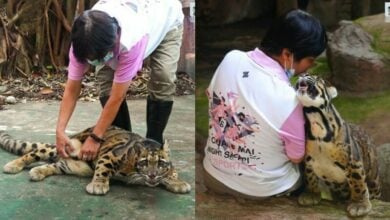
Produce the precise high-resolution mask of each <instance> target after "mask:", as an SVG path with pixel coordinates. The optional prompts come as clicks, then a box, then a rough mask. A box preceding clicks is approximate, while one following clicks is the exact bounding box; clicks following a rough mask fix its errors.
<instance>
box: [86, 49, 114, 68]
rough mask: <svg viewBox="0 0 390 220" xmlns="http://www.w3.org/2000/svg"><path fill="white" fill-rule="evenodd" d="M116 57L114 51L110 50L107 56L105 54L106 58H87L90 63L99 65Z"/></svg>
mask: <svg viewBox="0 0 390 220" xmlns="http://www.w3.org/2000/svg"><path fill="white" fill-rule="evenodd" d="M113 57H114V53H113V52H108V53H107V55H106V56H104V58H103V59H102V60H98V59H96V60H88V59H87V62H88V63H89V64H91V65H92V66H99V65H102V64H103V63H106V62H107V61H109V60H110V59H112V58H113Z"/></svg>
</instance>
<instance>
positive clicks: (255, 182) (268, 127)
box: [204, 50, 303, 197]
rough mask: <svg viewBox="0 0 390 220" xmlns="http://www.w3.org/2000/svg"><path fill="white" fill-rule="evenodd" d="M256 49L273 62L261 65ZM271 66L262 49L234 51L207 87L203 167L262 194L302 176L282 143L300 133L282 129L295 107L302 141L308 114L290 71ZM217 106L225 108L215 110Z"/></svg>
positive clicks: (247, 191) (280, 189)
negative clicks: (290, 79) (301, 105)
mask: <svg viewBox="0 0 390 220" xmlns="http://www.w3.org/2000/svg"><path fill="white" fill-rule="evenodd" d="M252 54H254V55H255V56H256V55H260V56H262V57H261V58H259V59H260V60H259V62H262V63H266V62H274V64H272V65H271V64H269V65H268V66H261V63H260V64H259V63H257V62H256V60H255V59H256V58H258V57H255V58H253V57H251V55H252ZM272 68H278V65H277V63H276V62H275V61H273V60H271V59H270V58H268V57H267V56H265V55H264V54H262V52H261V51H259V50H255V51H252V52H251V53H245V52H241V51H232V52H230V53H228V54H227V55H226V57H225V59H224V60H223V61H222V63H221V64H220V66H219V68H218V69H217V71H216V73H215V75H214V77H213V80H212V81H211V83H210V86H209V88H208V90H207V93H208V96H209V105H210V118H211V126H210V130H209V138H208V142H207V146H206V149H205V152H206V158H205V160H204V167H205V169H206V171H207V172H208V173H209V174H211V175H212V176H213V177H214V178H216V179H217V180H219V181H220V182H222V183H224V184H225V185H226V186H228V187H229V188H232V189H235V190H237V191H239V192H240V193H243V194H247V195H252V196H259V197H264V196H270V195H275V194H278V193H281V192H283V191H285V190H287V189H289V188H290V187H292V186H293V185H294V184H295V183H296V182H297V180H298V178H299V170H298V167H297V165H294V164H293V163H291V162H289V158H288V157H287V155H286V153H285V149H284V145H283V139H284V137H286V135H289V136H295V134H289V133H287V132H288V131H285V130H283V129H284V127H285V126H286V125H285V123H289V121H288V120H287V119H288V118H289V116H290V115H291V114H293V112H294V111H298V112H299V113H298V115H300V116H301V117H300V118H296V119H295V122H296V125H297V129H298V131H299V130H300V131H299V132H300V135H299V137H297V138H296V139H297V140H296V141H297V142H301V143H300V144H301V145H302V142H303V137H302V136H303V118H302V117H303V115H302V112H301V111H300V108H299V107H298V101H297V99H296V97H295V91H294V89H293V88H292V87H290V84H289V82H288V79H287V77H286V76H285V73H284V72H281V71H279V72H277V71H274V70H271V69H272ZM279 68H280V67H279ZM280 69H281V68H280ZM218 111H219V112H222V113H224V114H220V115H216V113H218ZM221 115H223V117H221ZM233 128H235V129H233ZM231 131H234V132H231ZM298 151H299V152H290V154H291V155H293V154H295V155H293V156H294V157H296V158H299V157H301V156H303V149H302V148H301V149H299V150H298Z"/></svg>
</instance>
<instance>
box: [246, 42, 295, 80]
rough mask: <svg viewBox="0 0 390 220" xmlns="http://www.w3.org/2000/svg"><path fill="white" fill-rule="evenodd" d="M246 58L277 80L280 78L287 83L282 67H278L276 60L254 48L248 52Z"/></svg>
mask: <svg viewBox="0 0 390 220" xmlns="http://www.w3.org/2000/svg"><path fill="white" fill-rule="evenodd" d="M248 56H249V57H250V58H251V59H252V60H253V61H254V62H255V63H256V64H257V65H259V66H260V67H262V68H263V69H265V70H266V71H267V72H269V73H271V74H274V75H275V76H277V77H278V78H280V79H282V80H285V81H289V79H288V77H287V75H286V72H285V71H284V69H283V68H282V66H280V64H279V63H278V62H277V61H276V60H274V59H272V58H271V57H269V56H268V55H267V54H265V53H264V52H263V51H261V50H260V49H258V48H255V49H254V50H252V51H249V52H248Z"/></svg>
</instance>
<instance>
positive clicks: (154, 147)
mask: <svg viewBox="0 0 390 220" xmlns="http://www.w3.org/2000/svg"><path fill="white" fill-rule="evenodd" d="M171 169H172V163H171V161H170V158H169V146H168V143H167V141H165V143H164V144H163V145H162V146H161V144H160V143H158V142H156V141H154V140H151V139H146V140H145V141H143V147H142V148H141V149H140V151H139V156H138V160H137V163H136V170H137V173H138V175H140V176H141V177H142V178H143V181H144V183H145V184H146V185H147V186H150V187H155V186H157V185H158V184H159V183H160V182H161V180H162V179H163V178H164V177H166V176H167V175H168V174H169V171H170V170H171Z"/></svg>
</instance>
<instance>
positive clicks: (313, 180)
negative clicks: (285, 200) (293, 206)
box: [298, 158, 321, 206]
mask: <svg viewBox="0 0 390 220" xmlns="http://www.w3.org/2000/svg"><path fill="white" fill-rule="evenodd" d="M306 162H308V160H307V158H306ZM304 178H305V185H306V187H307V188H306V190H305V192H303V193H302V194H301V195H299V197H298V203H299V204H300V205H304V206H307V205H317V204H318V203H319V202H320V201H321V191H320V189H319V187H318V177H317V176H316V175H315V173H314V172H313V169H312V167H311V165H310V164H309V163H306V164H305V170H304Z"/></svg>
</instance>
